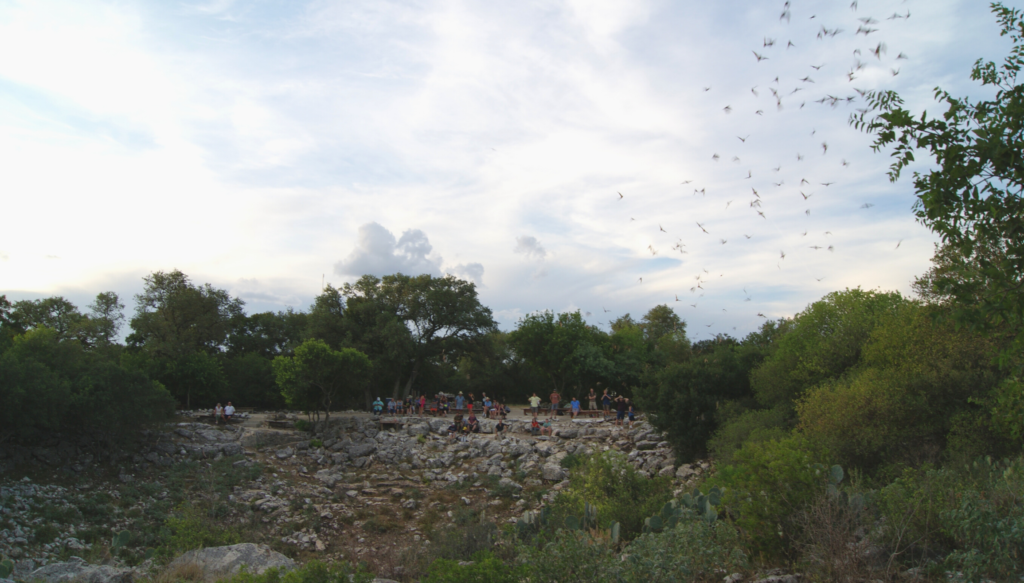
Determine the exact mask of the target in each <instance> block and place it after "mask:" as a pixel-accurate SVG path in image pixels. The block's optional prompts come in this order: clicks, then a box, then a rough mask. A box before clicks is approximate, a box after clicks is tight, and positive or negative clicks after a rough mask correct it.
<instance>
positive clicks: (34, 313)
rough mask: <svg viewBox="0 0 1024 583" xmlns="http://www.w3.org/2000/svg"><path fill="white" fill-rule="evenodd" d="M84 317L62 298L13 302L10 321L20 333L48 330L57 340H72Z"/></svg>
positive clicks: (73, 305) (76, 308) (75, 307)
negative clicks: (52, 332)
mask: <svg viewBox="0 0 1024 583" xmlns="http://www.w3.org/2000/svg"><path fill="white" fill-rule="evenodd" d="M84 319H85V316H83V315H82V314H81V312H79V311H78V307H77V306H75V304H73V303H71V302H70V301H68V300H67V299H65V298H64V297H62V296H54V297H52V298H44V299H41V300H22V301H20V302H14V309H13V311H12V312H11V320H12V321H13V323H14V326H15V327H16V328H18V329H20V330H21V331H26V330H32V329H35V328H49V329H51V330H53V331H54V332H55V333H56V334H57V339H58V340H64V339H68V338H73V337H74V336H75V332H76V331H77V330H78V328H79V326H80V325H81V323H82V320H84Z"/></svg>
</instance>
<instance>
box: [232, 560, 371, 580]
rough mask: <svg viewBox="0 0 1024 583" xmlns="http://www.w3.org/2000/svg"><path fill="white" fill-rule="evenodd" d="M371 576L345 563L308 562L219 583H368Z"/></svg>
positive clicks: (244, 575) (236, 577) (236, 576)
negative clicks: (284, 570)
mask: <svg viewBox="0 0 1024 583" xmlns="http://www.w3.org/2000/svg"><path fill="white" fill-rule="evenodd" d="M372 580H373V575H372V574H371V573H367V572H366V571H364V570H363V569H361V568H358V567H353V566H352V565H349V564H348V563H346V562H341V563H322V562H320V561H310V562H308V563H306V564H305V565H302V566H301V567H299V568H297V569H295V570H293V571H288V572H287V573H282V572H281V571H280V570H279V569H277V568H273V569H267V571H266V572H264V573H263V574H262V575H257V574H255V573H249V572H245V571H243V572H241V573H238V574H237V575H235V576H233V577H231V578H229V579H224V580H222V581H221V583H369V582H370V581H372Z"/></svg>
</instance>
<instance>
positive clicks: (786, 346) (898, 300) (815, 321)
mask: <svg viewBox="0 0 1024 583" xmlns="http://www.w3.org/2000/svg"><path fill="white" fill-rule="evenodd" d="M905 303H906V300H904V299H903V297H902V296H900V294H899V293H897V292H890V293H883V292H875V291H864V290H861V289H860V288H856V289H852V290H851V289H847V290H846V291H842V292H832V293H830V294H828V295H826V296H825V297H824V298H823V299H821V300H819V301H817V302H814V303H813V304H811V305H810V306H809V307H808V308H807V309H806V310H804V311H803V312H801V313H799V314H797V315H796V317H795V318H794V320H795V321H794V323H793V326H792V328H791V329H790V330H789V331H788V332H786V333H785V334H784V335H783V336H782V337H781V338H780V339H779V341H778V348H777V349H776V350H775V351H774V353H773V354H772V355H771V356H769V357H768V358H767V359H766V360H765V361H764V363H762V364H761V366H759V367H757V368H756V369H754V371H753V372H752V373H751V376H750V382H751V386H752V388H753V390H754V393H755V395H756V396H757V400H758V401H759V402H761V404H762V405H764V406H766V407H774V406H778V405H786V404H789V403H792V402H793V401H794V400H796V399H798V398H799V397H800V396H801V395H802V394H803V392H804V391H806V390H807V389H809V388H811V387H814V386H817V385H819V384H821V383H822V382H824V381H827V380H830V379H835V378H838V377H839V376H840V375H842V374H843V373H844V372H846V371H847V370H848V369H850V368H851V367H853V366H854V365H856V364H857V362H858V361H859V360H860V355H861V350H862V349H863V347H864V344H865V342H866V341H867V340H868V337H869V336H870V334H871V331H872V330H874V329H875V327H876V326H878V325H879V324H881V323H883V322H885V321H886V320H887V319H889V318H891V317H893V316H894V315H895V314H896V312H897V310H898V308H899V307H901V306H902V305H904V304H905Z"/></svg>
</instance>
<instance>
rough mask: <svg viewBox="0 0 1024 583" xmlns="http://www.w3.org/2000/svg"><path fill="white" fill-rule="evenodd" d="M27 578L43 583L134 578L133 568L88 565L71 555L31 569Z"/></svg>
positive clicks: (111, 582) (117, 582)
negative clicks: (62, 560)
mask: <svg viewBox="0 0 1024 583" xmlns="http://www.w3.org/2000/svg"><path fill="white" fill-rule="evenodd" d="M28 579H29V580H31V581H43V582H45V583H64V582H65V581H72V580H74V581H75V582H76V583H132V581H134V580H135V570H134V569H118V568H116V567H111V566H108V565H90V564H89V563H86V562H85V560H83V559H80V558H78V557H71V559H70V560H68V561H67V562H65V563H51V564H49V565H46V566H45V567H40V568H39V569H36V570H35V571H32V574H31V575H29V577H28Z"/></svg>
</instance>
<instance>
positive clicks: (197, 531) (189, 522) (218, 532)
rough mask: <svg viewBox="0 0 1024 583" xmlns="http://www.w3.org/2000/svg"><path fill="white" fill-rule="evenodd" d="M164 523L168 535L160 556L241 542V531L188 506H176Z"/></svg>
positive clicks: (196, 508) (202, 510)
mask: <svg viewBox="0 0 1024 583" xmlns="http://www.w3.org/2000/svg"><path fill="white" fill-rule="evenodd" d="M164 524H165V526H167V528H168V529H170V531H171V536H170V537H169V538H168V540H167V544H166V545H165V546H164V548H163V549H161V553H162V554H164V555H166V556H168V557H172V556H175V555H178V554H181V553H184V552H185V551H191V550H193V549H201V548H205V547H220V546H226V545H233V544H238V543H240V542H243V541H242V536H241V532H240V531H239V530H238V529H237V528H232V527H225V526H223V525H222V524H220V522H219V521H218V520H216V518H215V517H213V516H210V511H209V509H203V508H200V507H199V506H195V505H191V504H187V503H186V504H183V505H182V506H180V507H178V509H177V510H176V511H175V512H174V514H173V515H172V516H169V517H168V518H167V520H166V521H165V523H164Z"/></svg>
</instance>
